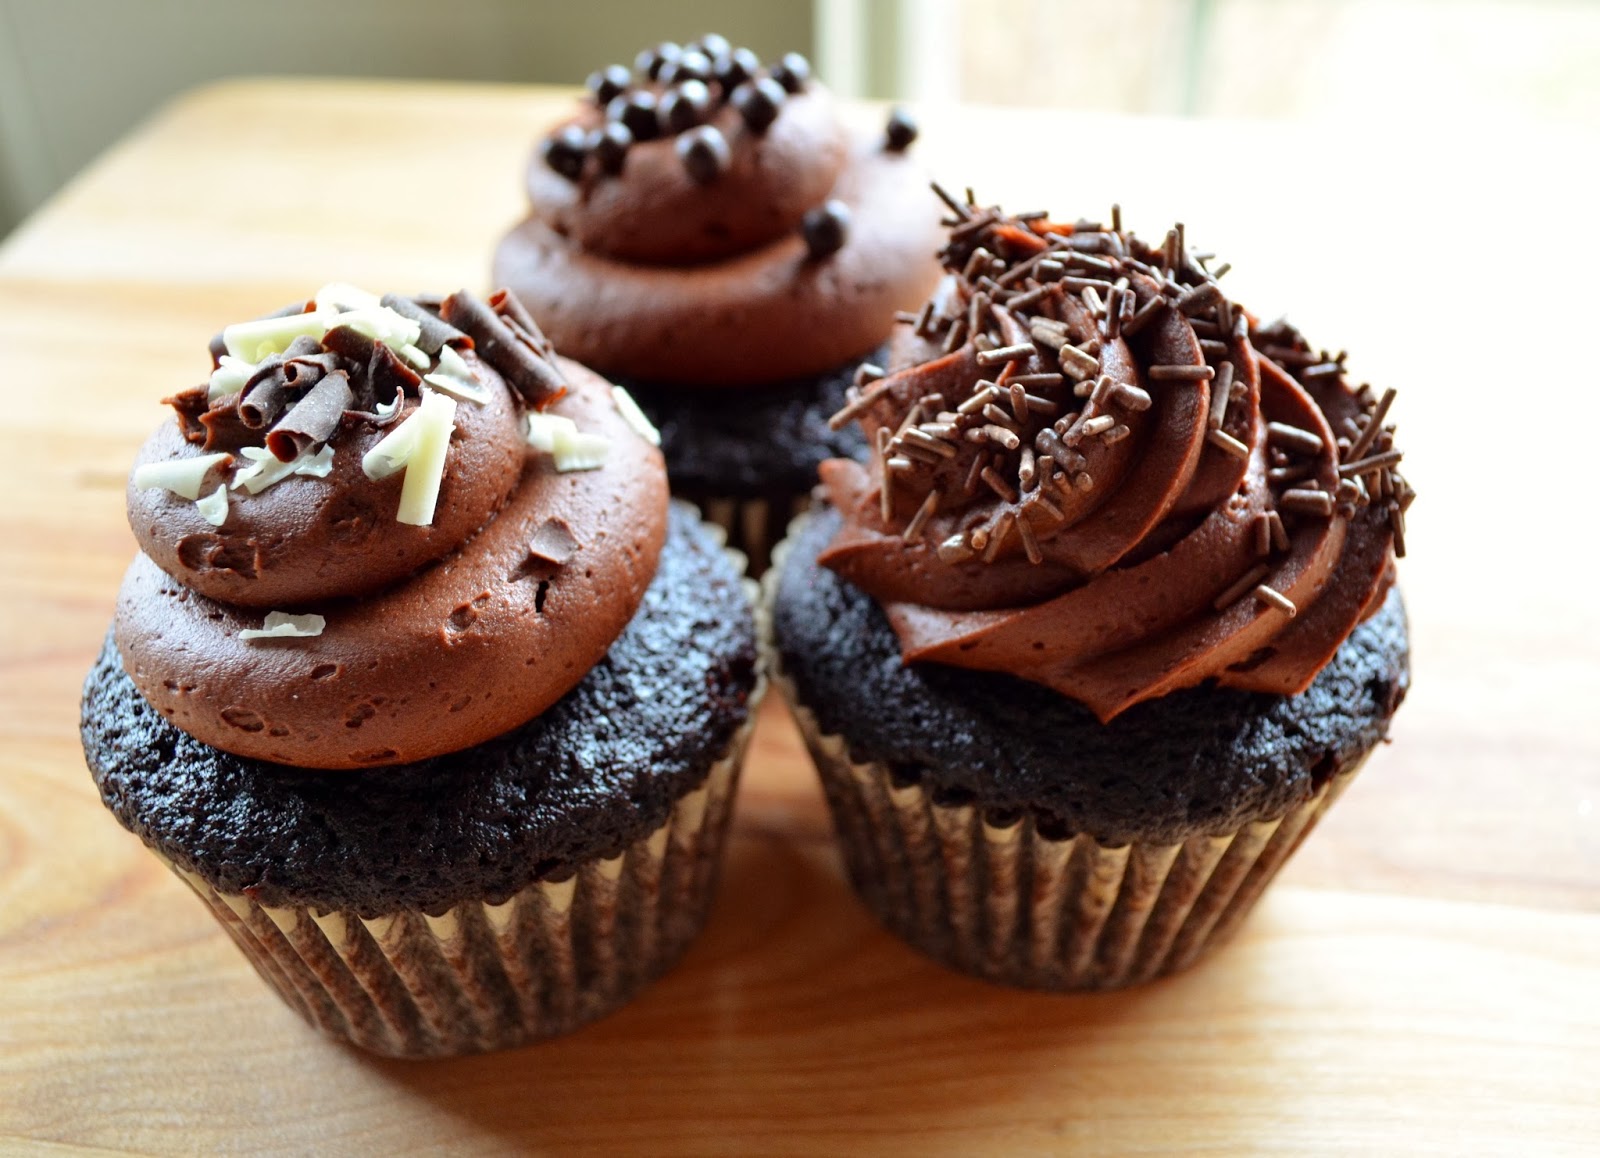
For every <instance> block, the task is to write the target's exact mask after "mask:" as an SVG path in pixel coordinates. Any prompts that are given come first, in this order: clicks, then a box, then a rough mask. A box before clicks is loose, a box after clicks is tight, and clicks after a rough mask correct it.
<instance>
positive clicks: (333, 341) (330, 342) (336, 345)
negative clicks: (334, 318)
mask: <svg viewBox="0 0 1600 1158" xmlns="http://www.w3.org/2000/svg"><path fill="white" fill-rule="evenodd" d="M377 344H378V343H376V342H374V341H373V340H372V339H371V338H369V337H367V336H366V335H365V334H363V333H362V332H361V331H360V330H358V329H355V328H354V327H352V326H335V327H333V329H331V330H329V331H328V332H327V333H326V334H324V335H322V348H323V349H324V350H331V351H333V352H334V353H335V354H338V355H340V356H341V357H345V358H349V359H350V360H351V361H352V362H355V363H356V364H357V365H360V366H365V365H366V364H367V363H368V362H370V361H372V351H373V348H374V347H375V346H377Z"/></svg>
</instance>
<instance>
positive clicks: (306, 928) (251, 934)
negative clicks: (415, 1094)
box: [169, 714, 755, 1058]
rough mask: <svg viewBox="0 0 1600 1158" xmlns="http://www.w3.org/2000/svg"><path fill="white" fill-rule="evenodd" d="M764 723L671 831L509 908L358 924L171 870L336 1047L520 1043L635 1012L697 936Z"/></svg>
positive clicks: (461, 909) (460, 1050)
mask: <svg viewBox="0 0 1600 1158" xmlns="http://www.w3.org/2000/svg"><path fill="white" fill-rule="evenodd" d="M754 720H755V716H754V714H752V715H751V717H750V720H749V721H748V722H747V723H746V724H745V725H744V727H742V728H741V729H740V730H739V733H738V735H737V738H736V739H735V741H734V744H733V746H732V748H731V749H730V750H729V752H728V754H727V755H726V756H725V757H723V758H722V759H721V760H719V761H718V762H717V764H716V765H715V766H714V767H713V769H712V770H711V773H710V775H709V776H708V777H707V778H706V781H705V783H704V784H702V785H701V786H700V787H699V788H697V789H695V790H694V791H693V792H691V793H689V794H688V795H687V796H685V797H683V798H682V799H681V800H679V801H678V802H677V804H676V805H675V806H674V807H673V810H672V815H671V817H670V819H669V820H668V821H667V823H665V824H663V825H662V826H661V827H659V828H657V829H656V830H655V831H654V832H652V833H650V834H649V835H648V836H646V837H644V838H643V839H641V840H638V841H635V842H634V843H633V844H632V845H630V846H629V847H628V848H627V849H626V850H624V851H623V852H622V853H621V854H620V855H618V856H614V857H609V858H606V859H600V860H594V861H591V862H589V863H588V864H585V865H583V866H582V867H581V868H579V869H578V871H577V872H576V873H575V874H574V875H572V876H569V877H567V878H566V879H565V880H561V881H550V880H546V881H540V882H538V883H536V884H532V885H529V886H528V887H526V888H524V889H522V890H521V891H519V892H517V893H515V894H514V895H512V896H511V897H510V898H509V899H507V900H506V901H504V902H503V903H501V904H484V903H477V902H474V903H467V904H461V905H457V906H455V907H453V908H450V909H447V910H445V911H444V912H443V913H441V914H439V915H437V916H434V915H430V914H427V913H424V912H422V911H420V910H410V911H405V912H399V913H391V914H385V915H383V916H380V917H372V918H363V917H361V916H359V915H358V914H356V913H354V912H348V911H334V912H329V913H319V912H317V911H316V910H314V909H312V908H309V907H306V906H281V907H275V906H267V905H261V904H258V903H256V902H255V901H253V900H251V899H250V898H249V897H247V896H244V895H242V894H239V893H224V892H219V891H217V890H216V889H215V888H213V887H212V886H211V885H210V884H208V883H207V882H206V881H205V880H204V879H203V878H202V877H200V876H199V875H198V874H196V873H193V872H187V871H185V870H182V869H179V868H177V867H176V866H172V865H170V862H169V867H172V868H173V871H174V872H175V873H177V875H178V876H179V877H180V878H181V879H182V880H183V881H184V882H185V883H186V884H188V885H189V887H190V888H192V889H193V890H194V892H195V894H196V895H197V896H199V897H200V899H201V900H202V901H204V902H205V903H206V905H207V907H208V908H210V910H211V912H212V913H213V914H214V915H215V916H216V918H217V920H218V921H219V922H220V923H221V925H222V927H223V928H224V929H226V930H227V931H228V935H229V936H231V937H232V938H233V940H234V943H235V944H237V945H238V946H239V948H240V950H241V951H242V952H243V953H244V955H245V956H246V957H247V958H249V960H250V962H251V964H253V965H254V966H255V967H256V971H257V972H258V973H260V974H261V976H262V978H263V979H265V980H266V982H267V984H269V985H270V986H271V987H272V988H273V989H274V990H276V991H277V993H278V995H279V996H280V997H282V998H283V1000H284V1001H285V1002H286V1003H287V1004H288V1005H289V1007H290V1008H292V1009H293V1010H295V1012H297V1013H299V1014H300V1015H301V1016H302V1017H304V1018H305V1019H306V1021H308V1022H309V1023H310V1024H311V1025H312V1026H314V1027H315V1028H316V1029H318V1030H319V1031H321V1032H322V1033H323V1034H325V1035H327V1036H328V1037H331V1038H335V1039H338V1040H341V1041H348V1042H350V1043H352V1044H354V1045H358V1046H361V1047H362V1048H364V1049H368V1050H371V1051H372V1052H374V1053H379V1054H385V1055H388V1056H390V1057H408V1058H426V1057H447V1056H454V1055H459V1054H465V1053H477V1052H481V1051H485V1050H493V1049H504V1048H507V1047H511V1046H517V1045H524V1044H527V1043H528V1042H532V1041H537V1040H539V1039H540V1038H545V1037H552V1036H555V1035H557V1034H561V1033H566V1032H568V1031H570V1030H573V1029H576V1028H578V1027H579V1026H581V1025H584V1024H585V1023H587V1022H590V1021H594V1020H595V1019H597V1018H600V1017H604V1016H605V1015H606V1014H608V1013H611V1012H612V1011H613V1010H615V1009H617V1008H619V1007H620V1006H622V1005H624V1004H626V1003H627V1002H628V1001H629V1000H631V999H632V998H633V997H634V996H635V995H636V994H637V993H638V992H639V991H640V990H641V989H643V988H644V986H645V985H647V984H648V983H649V982H650V981H652V980H654V979H655V978H656V977H659V976H660V975H661V974H662V973H664V972H666V970H668V969H669V968H671V967H672V966H673V965H674V964H675V963H676V962H677V961H678V959H679V958H680V957H681V956H682V955H683V953H684V950H685V949H687V948H688V946H689V943H690V942H691V941H692V940H693V939H694V937H695V936H696V934H698V933H699V931H700V928H701V926H702V925H703V924H704V923H705V918H706V913H707V911H708V910H709V908H710V904H711V899H712V896H713V893H714V886H715V881H716V866H717V864H718V861H719V858H720V855H721V850H722V845H723V841H724V838H725V836H726V833H727V828H728V817H729V814H730V813H731V811H732V803H733V795H734V785H735V783H736V782H737V779H738V772H739V765H740V762H741V761H742V760H743V757H744V749H745V746H746V744H747V743H748V741H749V737H750V732H751V731H752V729H753V726H754Z"/></svg>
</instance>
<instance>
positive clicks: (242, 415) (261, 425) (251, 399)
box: [238, 334, 333, 430]
mask: <svg viewBox="0 0 1600 1158" xmlns="http://www.w3.org/2000/svg"><path fill="white" fill-rule="evenodd" d="M321 350H322V344H321V343H320V342H318V341H317V340H316V339H315V338H313V337H310V336H309V335H306V334H302V335H300V337H298V338H296V339H295V340H294V341H292V342H290V343H289V348H288V349H287V350H285V351H284V352H283V353H281V354H273V355H271V356H269V357H266V358H263V359H262V360H261V362H260V364H259V365H258V366H257V367H256V372H255V373H254V374H252V375H250V377H249V378H248V379H247V380H246V381H245V384H244V388H243V389H242V390H240V391H239V406H238V410H239V420H240V421H241V422H243V423H244V424H245V425H246V426H248V427H249V428H250V429H251V430H265V429H266V428H267V427H269V426H271V425H272V422H273V420H274V419H276V418H277V417H278V415H280V414H282V413H283V410H284V408H285V407H286V406H288V405H289V397H290V395H291V394H292V393H293V392H294V391H296V390H297V389H305V388H306V387H309V386H312V385H315V383H316V381H317V379H318V378H321V377H322V372H318V373H316V374H315V375H313V376H312V377H311V378H310V380H309V381H302V380H301V378H300V375H299V373H298V372H297V371H295V370H293V369H291V368H290V367H291V365H292V364H293V363H294V362H296V361H298V360H301V359H304V358H310V357H313V356H315V355H318V354H320V353H321ZM332 368H333V367H332V366H331V365H330V366H329V367H328V369H330V370H331V369H332Z"/></svg>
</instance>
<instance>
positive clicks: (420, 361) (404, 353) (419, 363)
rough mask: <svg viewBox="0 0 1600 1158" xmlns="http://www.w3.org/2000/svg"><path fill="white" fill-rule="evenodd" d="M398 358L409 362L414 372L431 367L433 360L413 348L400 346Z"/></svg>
mask: <svg viewBox="0 0 1600 1158" xmlns="http://www.w3.org/2000/svg"><path fill="white" fill-rule="evenodd" d="M400 356H401V357H402V358H404V359H405V360H406V361H407V362H410V363H411V367H412V369H414V370H426V369H427V368H428V367H429V366H431V365H433V359H432V358H430V357H428V355H427V354H426V353H425V352H424V351H422V350H419V349H418V348H417V347H415V346H401V347H400Z"/></svg>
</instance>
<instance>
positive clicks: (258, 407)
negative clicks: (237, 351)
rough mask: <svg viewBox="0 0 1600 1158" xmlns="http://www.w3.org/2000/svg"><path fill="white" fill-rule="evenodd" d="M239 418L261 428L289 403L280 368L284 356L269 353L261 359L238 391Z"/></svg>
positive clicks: (254, 428)
mask: <svg viewBox="0 0 1600 1158" xmlns="http://www.w3.org/2000/svg"><path fill="white" fill-rule="evenodd" d="M238 402H239V404H238V411H239V421H240V422H243V423H244V424H245V425H246V426H248V427H249V428H250V429H251V430H264V429H266V428H267V427H268V426H271V425H272V421H273V419H275V418H277V417H278V415H280V414H282V413H283V408H284V407H285V406H287V405H289V379H288V376H287V375H286V374H285V373H284V371H283V358H282V357H281V356H279V355H277V354H274V355H272V357H271V358H268V359H267V360H266V361H264V362H262V363H261V367H260V369H258V370H257V371H256V372H255V373H254V374H252V375H251V376H250V381H248V382H246V383H245V386H244V389H243V390H241V391H240V392H239V399H238Z"/></svg>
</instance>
